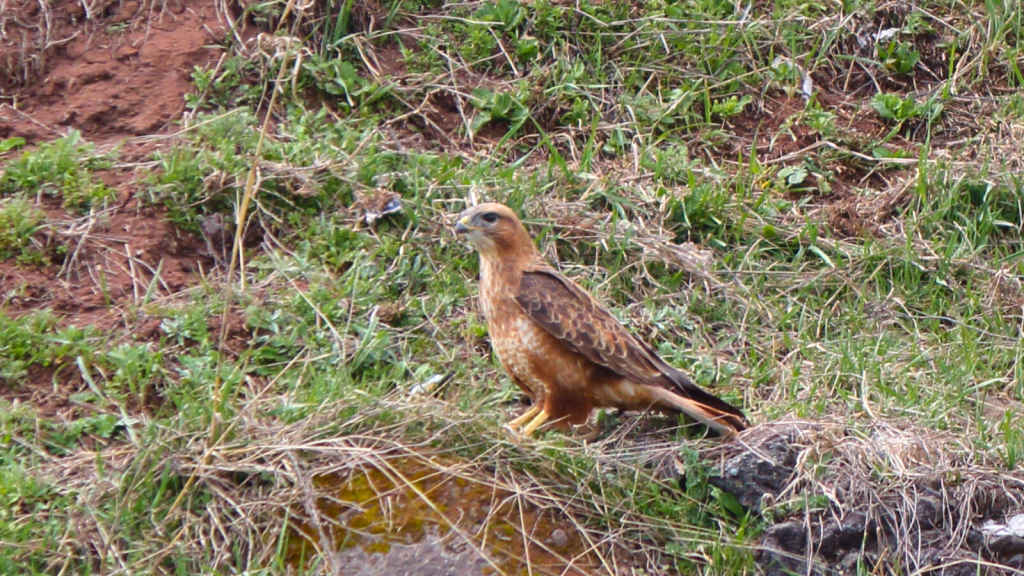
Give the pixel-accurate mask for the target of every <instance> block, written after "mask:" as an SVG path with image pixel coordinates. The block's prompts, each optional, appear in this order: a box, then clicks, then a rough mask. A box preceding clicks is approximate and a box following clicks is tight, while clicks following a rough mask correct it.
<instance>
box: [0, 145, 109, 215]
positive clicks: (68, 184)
mask: <svg viewBox="0 0 1024 576" xmlns="http://www.w3.org/2000/svg"><path fill="white" fill-rule="evenodd" d="M110 161H111V159H110V157H109V156H108V155H97V154H95V153H94V152H93V146H92V145H91V144H89V143H87V142H83V141H82V135H81V133H80V132H78V131H77V130H71V131H70V132H69V133H68V135H67V136H64V137H63V138H60V139H58V140H56V141H54V142H48V143H44V144H41V145H40V146H39V147H38V148H37V149H35V150H27V151H24V152H22V154H21V155H20V156H18V157H17V158H15V159H14V160H12V161H10V162H8V163H7V165H6V166H5V168H4V171H3V173H2V174H0V193H4V194H12V193H20V194H23V195H28V196H32V195H42V194H45V195H48V196H54V197H57V196H59V197H61V198H62V199H63V205H64V207H65V208H67V209H69V210H74V211H77V212H80V213H86V212H88V211H89V210H91V209H97V210H99V209H102V208H104V207H105V206H106V205H107V204H108V203H109V202H111V201H112V200H113V199H114V191H113V190H111V189H110V188H108V187H107V186H105V185H104V184H103V183H102V182H99V181H97V180H96V179H95V178H94V177H93V172H94V171H95V170H99V169H101V168H105V167H107V166H109V165H110Z"/></svg>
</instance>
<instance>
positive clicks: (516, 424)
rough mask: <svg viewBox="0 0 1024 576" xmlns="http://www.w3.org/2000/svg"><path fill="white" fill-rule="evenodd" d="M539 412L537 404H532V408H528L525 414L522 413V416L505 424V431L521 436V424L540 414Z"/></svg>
mask: <svg viewBox="0 0 1024 576" xmlns="http://www.w3.org/2000/svg"><path fill="white" fill-rule="evenodd" d="M540 410H541V408H540V405H539V404H534V405H533V406H530V408H529V409H528V410H527V411H526V412H523V414H522V416H520V417H518V418H516V419H514V420H512V421H511V422H509V423H508V424H505V429H506V430H511V431H513V432H515V433H516V434H521V433H522V429H523V423H524V422H526V421H528V420H529V419H530V418H533V417H534V416H536V415H537V413H538V412H540Z"/></svg>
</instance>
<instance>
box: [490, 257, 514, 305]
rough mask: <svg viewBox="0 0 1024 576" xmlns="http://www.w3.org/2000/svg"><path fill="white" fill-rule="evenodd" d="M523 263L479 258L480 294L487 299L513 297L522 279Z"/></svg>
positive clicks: (512, 260) (511, 260)
mask: <svg viewBox="0 0 1024 576" xmlns="http://www.w3.org/2000/svg"><path fill="white" fill-rule="evenodd" d="M523 268H524V266H523V263H522V262H520V261H519V260H517V259H502V258H487V257H482V258H480V292H481V296H483V295H484V294H486V295H487V297H488V298H492V299H493V298H503V297H511V296H515V293H516V291H518V289H519V281H520V280H522V278H523Z"/></svg>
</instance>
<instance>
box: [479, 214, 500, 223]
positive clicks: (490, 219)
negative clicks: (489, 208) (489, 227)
mask: <svg viewBox="0 0 1024 576" xmlns="http://www.w3.org/2000/svg"><path fill="white" fill-rule="evenodd" d="M480 219H481V220H483V221H484V222H487V223H488V224H494V223H495V222H497V221H498V215H497V214H496V213H494V212H485V213H483V214H481V215H480Z"/></svg>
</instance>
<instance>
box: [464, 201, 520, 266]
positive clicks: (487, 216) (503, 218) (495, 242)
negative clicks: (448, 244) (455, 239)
mask: <svg viewBox="0 0 1024 576" xmlns="http://www.w3.org/2000/svg"><path fill="white" fill-rule="evenodd" d="M455 233H456V234H460V235H462V236H465V237H466V240H468V241H469V244H470V245H471V246H473V248H474V249H475V250H476V251H477V252H479V253H480V256H482V257H484V258H487V259H502V260H505V259H510V258H520V257H532V256H534V255H536V254H538V252H537V248H536V247H535V246H534V245H533V240H532V239H531V238H530V234H529V233H528V232H527V231H526V228H524V227H523V224H522V223H521V222H520V221H519V218H518V217H516V213H515V212H513V211H512V210H511V209H510V208H509V207H508V206H505V205H503V204H493V203H488V204H478V205H476V206H473V207H472V208H469V209H467V210H466V211H465V212H463V213H462V214H460V215H459V220H458V223H456V224H455Z"/></svg>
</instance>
